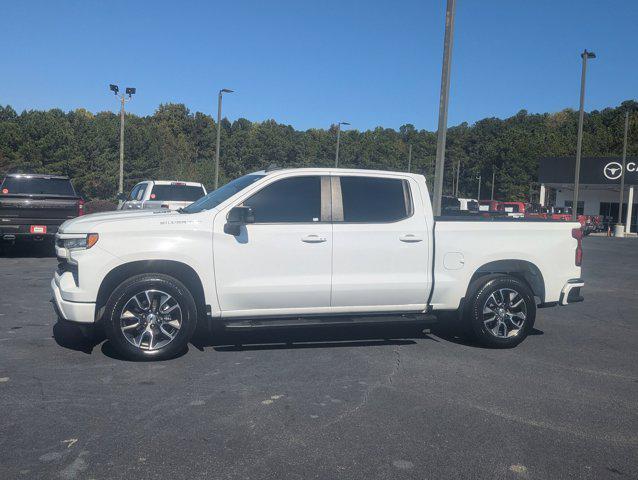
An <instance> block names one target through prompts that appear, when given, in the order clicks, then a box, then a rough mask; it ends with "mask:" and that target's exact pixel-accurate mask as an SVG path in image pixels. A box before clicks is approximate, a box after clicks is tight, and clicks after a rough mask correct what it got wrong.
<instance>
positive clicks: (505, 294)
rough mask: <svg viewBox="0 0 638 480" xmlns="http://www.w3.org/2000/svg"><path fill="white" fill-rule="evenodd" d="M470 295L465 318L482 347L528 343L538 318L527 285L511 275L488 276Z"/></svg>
mask: <svg viewBox="0 0 638 480" xmlns="http://www.w3.org/2000/svg"><path fill="white" fill-rule="evenodd" d="M470 292H471V293H470V294H469V295H468V298H467V303H466V307H465V313H464V317H465V320H466V321H467V322H468V324H469V327H471V332H472V333H473V334H474V336H475V338H476V340H477V341H478V342H479V343H480V344H481V345H485V346H487V347H492V348H511V347H515V346H516V345H518V344H519V343H521V342H522V341H523V340H525V338H526V337H527V335H528V334H529V332H530V331H531V329H532V328H533V326H534V320H535V318H536V302H535V300H534V294H533V293H532V291H531V289H530V288H529V286H528V285H527V283H525V282H524V281H522V280H520V279H518V278H516V277H514V276H511V275H488V276H485V277H483V278H480V279H479V280H478V281H477V282H476V283H475V285H474V286H473V287H472V288H471V289H470Z"/></svg>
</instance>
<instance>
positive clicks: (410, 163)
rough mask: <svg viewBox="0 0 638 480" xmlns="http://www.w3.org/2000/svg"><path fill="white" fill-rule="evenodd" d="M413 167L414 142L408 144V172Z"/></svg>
mask: <svg viewBox="0 0 638 480" xmlns="http://www.w3.org/2000/svg"><path fill="white" fill-rule="evenodd" d="M411 169H412V144H410V145H409V146H408V173H410V170H411Z"/></svg>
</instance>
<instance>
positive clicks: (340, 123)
mask: <svg viewBox="0 0 638 480" xmlns="http://www.w3.org/2000/svg"><path fill="white" fill-rule="evenodd" d="M341 125H350V124H349V123H348V122H339V123H337V150H336V152H335V168H337V167H338V166H339V141H340V140H341Z"/></svg>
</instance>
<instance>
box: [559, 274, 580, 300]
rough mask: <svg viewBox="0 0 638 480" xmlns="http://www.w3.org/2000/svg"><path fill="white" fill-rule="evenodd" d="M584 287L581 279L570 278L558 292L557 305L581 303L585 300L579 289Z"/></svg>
mask: <svg viewBox="0 0 638 480" xmlns="http://www.w3.org/2000/svg"><path fill="white" fill-rule="evenodd" d="M584 286H585V281H584V280H583V279H582V278H572V279H571V280H568V281H567V283H566V284H565V286H564V287H563V289H562V290H561V291H560V299H559V300H558V303H560V304H561V305H568V304H570V303H577V302H582V301H583V300H585V299H584V298H583V296H582V295H581V293H580V289H581V288H583V287H584Z"/></svg>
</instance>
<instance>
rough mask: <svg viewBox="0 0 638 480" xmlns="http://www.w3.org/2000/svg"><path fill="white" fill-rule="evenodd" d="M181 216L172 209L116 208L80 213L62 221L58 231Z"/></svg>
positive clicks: (90, 229) (86, 230)
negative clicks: (108, 210) (100, 211)
mask: <svg viewBox="0 0 638 480" xmlns="http://www.w3.org/2000/svg"><path fill="white" fill-rule="evenodd" d="M174 215H178V216H181V215H182V214H180V213H179V212H176V211H174V210H167V209H162V210H141V211H140V210H133V211H131V210H116V211H114V212H102V213H92V214H90V215H82V216H81V217H76V218H73V219H71V220H67V221H66V222H64V223H63V224H62V225H61V226H60V228H59V229H58V233H93V232H98V231H99V229H100V227H104V226H105V224H117V223H120V222H135V224H136V225H139V223H141V222H147V221H148V222H151V223H153V224H154V223H157V222H158V220H160V219H161V218H166V217H169V216H170V217H172V216H174Z"/></svg>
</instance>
